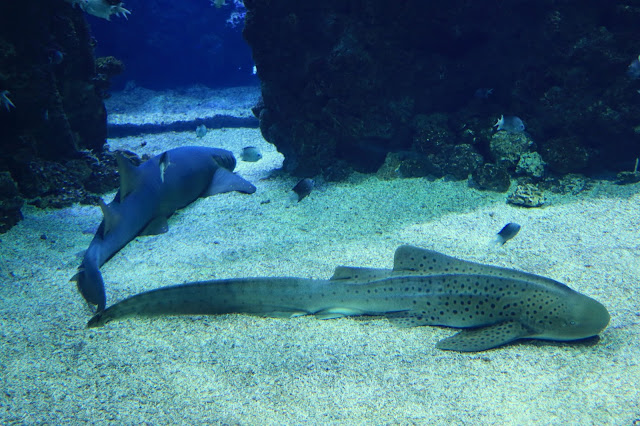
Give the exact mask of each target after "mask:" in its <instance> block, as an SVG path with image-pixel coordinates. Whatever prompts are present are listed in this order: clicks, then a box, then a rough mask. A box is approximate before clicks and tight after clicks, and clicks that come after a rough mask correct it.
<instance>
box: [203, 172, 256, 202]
mask: <svg viewBox="0 0 640 426" xmlns="http://www.w3.org/2000/svg"><path fill="white" fill-rule="evenodd" d="M231 191H238V192H244V193H245V194H253V193H254V192H256V187H255V186H253V184H252V183H251V182H249V181H247V180H245V179H243V178H241V177H240V176H238V175H236V174H234V173H232V172H230V171H229V170H227V169H224V168H222V167H220V168H218V169H217V170H216V172H215V173H214V174H213V179H211V184H210V185H209V188H207V190H206V191H205V192H204V194H202V196H203V197H209V196H210V195H216V194H222V193H224V192H231Z"/></svg>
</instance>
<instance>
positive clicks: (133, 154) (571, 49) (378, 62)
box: [0, 0, 640, 425]
mask: <svg viewBox="0 0 640 426" xmlns="http://www.w3.org/2000/svg"><path fill="white" fill-rule="evenodd" d="M639 20H640V1H611V2H603V1H597V0H587V1H581V2H577V1H562V2H558V1H552V0H542V1H540V0H536V1H534V0H511V1H497V0H495V1H493V0H490V1H486V2H476V3H470V2H467V1H463V0H453V1H435V2H416V1H402V2H383V1H379V0H357V1H356V0H346V1H345V0H328V1H325V2H321V3H311V2H299V1H293V0H277V1H273V0H245V1H244V2H242V1H240V0H226V1H224V0H211V1H210V0H186V1H183V2H170V1H166V0H151V1H141V0H127V1H126V2H124V3H121V2H120V1H117V0H51V1H43V0H28V1H24V2H5V3H3V4H2V5H0V103H1V105H0V128H2V130H3V137H2V138H1V139H0V149H2V152H3V155H2V156H1V157H0V232H2V234H0V277H1V279H0V333H1V336H2V344H1V345H0V377H1V378H2V388H3V392H1V393H0V401H1V404H0V423H3V424H42V423H52V424H58V423H63V422H64V423H72V424H82V423H103V422H106V421H112V422H116V423H122V424H133V423H136V424H137V423H152V424H177V423H180V424H181V423H186V424H191V423H209V424H301V423H309V424H469V423H473V424H495V423H500V424H523V423H530V424H611V425H633V424H637V423H639V422H640V391H639V390H638V386H637V384H638V383H639V382H640V365H639V360H640V349H639V348H640V345H639V344H640V337H639V334H640V331H639V330H640V329H639V326H640V306H639V302H638V297H637V295H638V293H639V290H640V284H639V283H638V276H640V242H639V241H638V235H640V172H639V171H638V157H640V130H639V129H640V57H639V55H640V46H638V40H640V29H639V27H638V25H637V23H638V22H639ZM192 145H197V146H205V147H215V148H222V149H226V150H229V151H230V152H232V153H233V154H234V155H235V157H236V159H237V165H236V167H235V169H234V172H235V173H237V175H239V176H241V177H242V178H244V179H246V180H248V181H250V182H251V183H253V184H254V185H255V186H256V187H257V190H256V193H255V194H252V195H246V194H238V193H236V192H230V193H224V194H217V195H214V196H211V197H207V198H200V199H198V200H196V201H194V202H193V203H191V204H190V205H188V206H186V207H185V208H183V209H179V210H178V211H177V212H176V213H175V214H173V216H171V217H170V218H169V220H168V231H167V232H166V233H162V234H158V235H149V236H137V235H139V234H140V232H137V233H135V235H133V237H132V238H131V239H130V242H129V241H127V243H128V244H126V245H125V246H124V247H123V248H122V249H120V250H116V253H115V255H114V256H113V257H112V258H111V259H110V260H108V261H106V262H105V264H104V266H102V268H100V272H101V274H102V278H103V279H104V283H105V289H106V294H107V304H108V305H111V304H113V303H116V302H118V301H120V300H123V299H125V298H127V297H129V296H132V295H134V294H137V293H140V292H143V291H148V290H152V289H155V288H159V287H162V286H167V285H173V284H180V283H185V282H192V281H202V280H211V279H223V278H236V277H237V278H240V277H282V276H295V277H304V278H315V279H328V278H329V277H331V275H332V274H333V272H334V269H335V268H336V267H338V266H340V265H349V266H358V267H370V268H392V267H393V253H394V251H395V249H396V248H397V247H398V246H400V245H403V244H411V245H415V246H419V247H423V248H428V249H431V250H435V251H438V252H441V253H445V254H447V255H450V256H455V257H457V258H460V259H465V260H470V261H473V262H480V263H485V264H491V265H495V266H501V267H505V268H512V269H516V270H519V271H525V272H529V273H532V274H536V275H541V276H544V277H548V278H551V279H554V280H557V281H559V282H562V283H565V284H567V285H568V286H569V287H571V288H572V289H574V290H576V291H578V292H580V293H584V294H586V295H588V296H589V297H592V298H594V299H596V300H598V301H599V302H601V303H602V304H603V305H604V306H606V308H607V309H608V311H609V314H610V315H611V320H610V323H609V325H608V327H607V328H606V329H605V330H604V331H603V332H602V333H600V335H599V336H597V337H593V338H590V339H587V340H584V341H577V342H554V341H543V340H519V341H517V342H515V343H512V344H508V345H505V346H501V347H499V348H496V349H491V350H488V351H485V352H477V353H458V352H448V351H447V352H445V351H441V350H439V349H437V348H436V346H435V345H436V343H437V342H438V341H440V340H441V339H444V338H446V337H448V336H450V335H452V334H453V333H454V330H451V329H448V328H438V327H414V328H397V327H394V326H393V325H392V324H391V323H390V322H389V321H388V320H387V319H384V318H377V317H376V318H365V319H353V318H339V319H332V320H327V321H320V320H318V319H316V318H313V317H312V316H309V317H300V318H292V319H274V318H261V317H253V316H247V315H241V314H230V315H220V316H182V317H175V316H167V317H160V318H151V319H149V318H131V319H127V320H124V321H121V322H114V323H112V324H108V325H106V326H105V327H103V328H98V329H87V328H86V325H87V321H88V320H89V319H90V318H91V317H92V315H93V314H94V313H95V308H94V307H93V306H91V305H90V304H87V303H86V302H85V301H84V300H83V298H82V296H81V295H80V294H79V292H78V289H77V288H76V283H74V282H70V281H69V280H70V279H71V278H72V277H73V276H74V274H76V272H77V271H78V267H79V265H80V264H81V262H82V260H83V257H82V256H84V255H85V254H84V253H83V250H86V249H87V247H88V246H89V245H90V243H91V241H92V238H94V235H95V234H97V235H100V233H101V230H100V228H99V225H100V223H101V221H102V220H103V212H102V211H101V208H100V207H99V204H100V202H101V200H104V202H105V203H110V202H111V201H112V200H113V199H114V197H119V196H116V191H117V190H118V188H119V187H120V190H121V191H122V190H123V189H122V187H121V185H120V184H121V181H120V178H121V176H120V174H119V173H118V164H117V160H116V158H115V156H114V153H115V152H118V151H120V152H123V153H125V154H126V156H127V158H129V159H130V161H132V162H133V164H140V163H141V162H143V161H146V160H148V159H149V158H153V156H156V155H161V154H162V153H164V152H166V151H167V150H170V149H174V148H179V147H184V146H192ZM247 148H250V149H249V150H247ZM302 179H310V181H305V182H312V184H311V186H309V187H308V188H307V191H306V192H305V195H304V196H300V194H299V193H294V191H292V188H294V187H296V186H297V184H298V183H299V182H301V180H302ZM116 199H117V198H116ZM508 223H517V224H519V225H520V226H521V228H520V231H519V232H518V233H517V235H515V236H514V237H513V238H512V239H510V240H508V241H506V242H505V243H504V244H502V245H501V244H496V243H495V239H496V233H498V232H499V231H500V230H501V229H502V228H503V227H504V226H505V225H507V224H508Z"/></svg>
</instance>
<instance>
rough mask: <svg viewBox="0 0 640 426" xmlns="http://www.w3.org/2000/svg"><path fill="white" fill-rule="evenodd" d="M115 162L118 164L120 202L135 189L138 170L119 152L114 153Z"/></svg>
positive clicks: (137, 180) (138, 174)
mask: <svg viewBox="0 0 640 426" xmlns="http://www.w3.org/2000/svg"><path fill="white" fill-rule="evenodd" d="M115 156H116V162H117V163H118V174H119V175H120V192H119V198H120V202H122V201H123V200H124V199H125V198H127V195H129V194H131V193H132V192H133V191H134V190H135V189H136V188H137V187H138V182H139V180H140V178H139V176H140V172H139V171H138V168H137V167H136V166H135V165H134V164H133V163H132V162H131V160H129V159H128V158H127V157H125V156H124V155H122V153H121V152H116V154H115Z"/></svg>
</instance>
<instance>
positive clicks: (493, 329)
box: [88, 246, 609, 352]
mask: <svg viewBox="0 0 640 426" xmlns="http://www.w3.org/2000/svg"><path fill="white" fill-rule="evenodd" d="M224 313H247V314H256V315H264V316H287V317H293V316H298V315H316V316H317V317H318V318H321V319H328V318H336V317H341V316H353V315H382V316H385V317H387V318H389V319H390V320H391V321H392V322H394V323H395V324H397V325H400V326H406V327H411V326H422V325H440V326H448V327H458V328H464V330H463V331H461V332H459V333H458V334H456V335H454V336H452V337H449V338H447V339H444V340H442V341H440V342H439V343H438V345H437V347H438V348H440V349H444V350H456V351H463V352H470V351H481V350H486V349H490V348H493V347H496V346H500V345H503V344H505V343H509V342H511V341H514V340H516V339H520V338H533V339H548V340H577V339H583V338H586V337H591V336H595V335H597V334H598V333H600V332H601V331H602V330H603V329H604V328H605V327H606V326H607V324H608V323H609V313H608V312H607V309H606V308H605V307H604V306H603V305H601V304H600V303H599V302H597V301H595V300H593V299H591V298H589V297H587V296H585V295H583V294H580V293H578V292H576V291H574V290H572V289H570V288H569V287H567V286H566V285H564V284H561V283H559V282H557V281H553V280H551V279H548V278H544V277H541V276H538V275H533V274H528V273H524V272H519V271H516V270H512V269H505V268H499V267H495V266H489V265H481V264H477V263H473V262H467V261H463V260H458V259H455V258H452V257H449V256H446V255H443V254H440V253H437V252H434V251H430V250H424V249H420V248H417V247H411V246H401V247H399V248H398V249H397V250H396V254H395V261H394V268H393V270H386V269H370V268H354V267H344V266H341V267H338V268H337V269H336V271H335V273H334V275H333V277H332V278H331V279H330V280H312V279H304V278H286V277H285V278H241V279H228V280H216V281H204V282H198V283H190V284H183V285H177V286H171V287H164V288H160V289H157V290H152V291H149V292H146V293H141V294H138V295H136V296H133V297H130V298H128V299H125V300H123V301H122V302H120V303H117V304H115V305H113V306H111V307H109V308H108V309H106V310H105V311H104V312H102V313H99V314H98V315H96V316H95V317H93V318H92V319H91V320H90V321H89V324H88V326H89V327H97V326H101V325H104V324H105V323H107V322H109V321H112V320H115V319H121V318H125V317H129V316H136V315H140V316H154V315H161V314H194V315H195V314H224Z"/></svg>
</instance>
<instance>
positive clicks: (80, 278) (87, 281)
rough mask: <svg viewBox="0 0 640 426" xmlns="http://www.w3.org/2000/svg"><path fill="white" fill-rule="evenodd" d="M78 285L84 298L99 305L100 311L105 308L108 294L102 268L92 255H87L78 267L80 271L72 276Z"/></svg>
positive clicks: (72, 279)
mask: <svg viewBox="0 0 640 426" xmlns="http://www.w3.org/2000/svg"><path fill="white" fill-rule="evenodd" d="M71 281H75V282H76V285H77V286H78V291H79V292H80V294H82V297H84V299H85V300H86V301H87V302H88V303H90V304H92V305H97V306H98V312H100V311H102V310H104V308H105V306H106V304H107V296H106V294H105V291H104V281H103V280H102V274H101V273H100V268H98V265H97V263H96V262H94V261H92V260H91V257H89V256H87V255H85V257H84V260H83V261H82V263H81V264H80V267H79V268H78V272H77V273H76V274H75V275H74V276H73V277H72V278H71Z"/></svg>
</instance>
